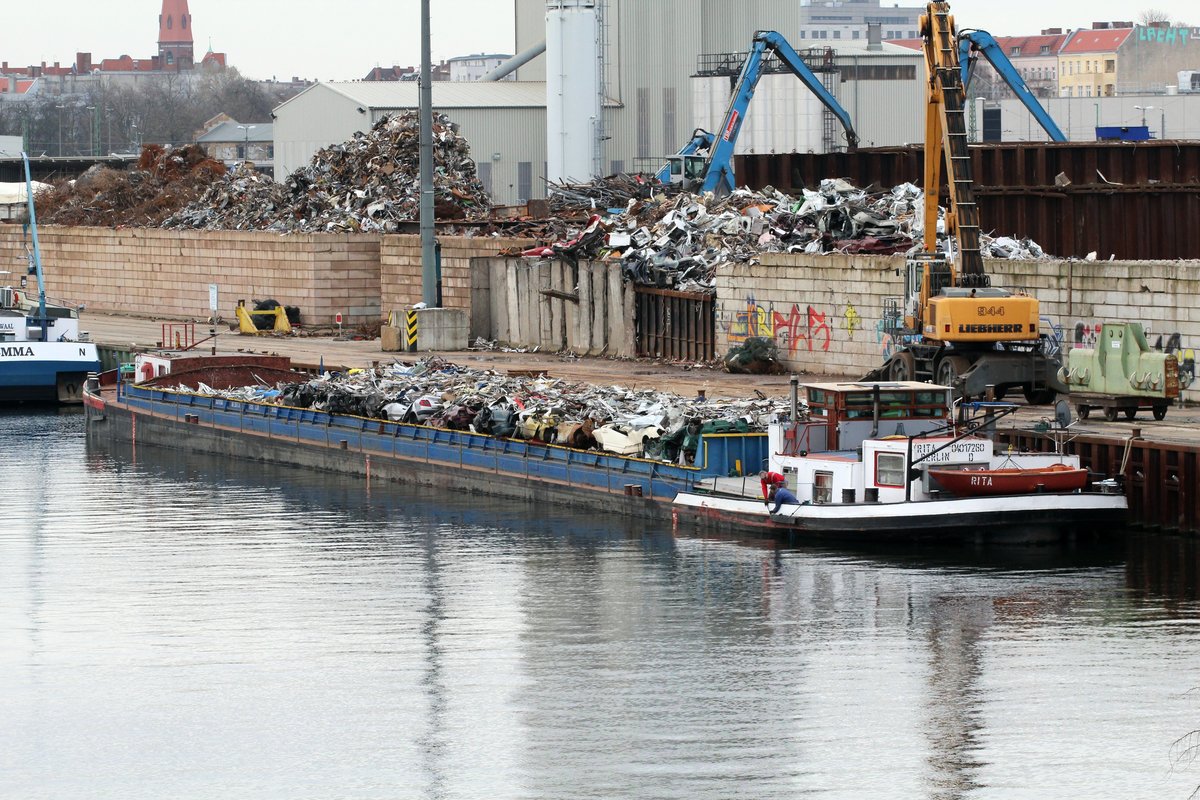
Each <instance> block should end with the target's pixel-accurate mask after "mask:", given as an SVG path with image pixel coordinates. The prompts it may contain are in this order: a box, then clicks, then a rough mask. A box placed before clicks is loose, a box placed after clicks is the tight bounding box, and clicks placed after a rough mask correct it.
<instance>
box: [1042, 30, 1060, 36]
mask: <svg viewBox="0 0 1200 800" xmlns="http://www.w3.org/2000/svg"><path fill="white" fill-rule="evenodd" d="M1042 36H1062V28H1046V29H1044V30H1043V31H1042Z"/></svg>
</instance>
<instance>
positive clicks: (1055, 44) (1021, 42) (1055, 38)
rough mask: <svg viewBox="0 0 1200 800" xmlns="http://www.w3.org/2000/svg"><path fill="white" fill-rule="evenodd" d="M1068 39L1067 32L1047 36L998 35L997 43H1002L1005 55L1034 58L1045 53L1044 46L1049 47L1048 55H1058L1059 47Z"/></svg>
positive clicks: (1001, 47)
mask: <svg viewBox="0 0 1200 800" xmlns="http://www.w3.org/2000/svg"><path fill="white" fill-rule="evenodd" d="M1066 40H1067V34H1065V33H1055V34H1048V35H1046V36H998V37H996V44H998V45H1000V49H1001V50H1003V51H1004V55H1006V56H1008V57H1009V58H1033V57H1035V56H1041V55H1043V53H1042V48H1043V47H1048V48H1049V50H1048V51H1047V53H1046V55H1058V51H1059V49H1060V48H1061V47H1062V46H1063V42H1065V41H1066ZM1013 48H1016V49H1017V54H1016V55H1013Z"/></svg>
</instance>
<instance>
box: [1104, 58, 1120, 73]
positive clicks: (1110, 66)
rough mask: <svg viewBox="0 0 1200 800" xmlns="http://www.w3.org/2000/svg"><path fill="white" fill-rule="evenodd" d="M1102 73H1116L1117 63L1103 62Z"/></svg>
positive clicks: (1111, 61)
mask: <svg viewBox="0 0 1200 800" xmlns="http://www.w3.org/2000/svg"><path fill="white" fill-rule="evenodd" d="M1104 71H1105V72H1116V71H1117V62H1116V61H1113V60H1112V59H1109V60H1108V61H1105V62H1104Z"/></svg>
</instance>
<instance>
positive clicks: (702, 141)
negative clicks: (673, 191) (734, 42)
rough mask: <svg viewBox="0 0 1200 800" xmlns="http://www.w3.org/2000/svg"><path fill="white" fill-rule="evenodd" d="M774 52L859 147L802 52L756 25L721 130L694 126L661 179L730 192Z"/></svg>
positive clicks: (843, 115) (846, 117)
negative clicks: (750, 113) (741, 139)
mask: <svg viewBox="0 0 1200 800" xmlns="http://www.w3.org/2000/svg"><path fill="white" fill-rule="evenodd" d="M772 53H773V54H774V55H775V57H776V58H778V59H779V61H780V62H781V63H782V64H783V65H784V66H785V67H787V68H788V70H790V71H791V72H792V74H794V75H795V76H796V77H797V78H799V79H800V80H801V81H802V82H803V83H804V85H805V86H807V87H808V89H809V91H811V92H812V93H813V94H815V95H816V96H817V99H818V100H820V101H821V103H822V104H823V105H824V106H825V107H826V108H827V109H829V111H830V112H831V113H832V114H833V115H834V116H835V117H837V119H838V121H839V122H840V123H841V124H842V127H843V128H844V129H845V130H846V146H847V148H848V149H850V150H854V149H856V148H857V147H858V135H857V134H856V133H855V132H854V125H853V124H852V123H851V121H850V115H849V114H847V113H846V110H845V109H844V108H842V106H841V105H840V104H839V103H838V101H837V100H836V99H835V98H834V96H833V95H832V94H830V93H829V90H828V89H826V88H825V86H824V84H822V83H821V81H820V80H819V79H818V78H817V76H816V75H815V74H814V73H813V71H812V70H811V69H810V68H809V66H808V65H807V64H805V63H804V59H803V58H801V57H800V54H799V53H797V52H796V51H795V50H794V49H793V48H792V46H791V45H790V44H788V41H787V39H785V38H784V37H783V35H782V34H780V33H777V32H776V31H758V32H757V33H755V34H754V39H753V40H752V41H751V45H750V52H749V54H748V55H747V56H746V60H745V61H744V62H743V63H742V70H741V72H740V73H739V75H738V78H737V83H735V84H734V87H733V96H732V97H731V98H730V100H729V107H728V108H727V109H726V111H725V117H724V120H723V121H722V123H721V129H720V131H718V133H717V134H716V135H714V134H711V133H708V132H707V131H704V130H701V129H697V130H696V131H694V132H693V133H692V139H691V141H689V142H688V143H687V144H685V145H684V146H683V148H681V149H680V150H679V152H678V153H676V154H675V155H673V156H668V157H667V163H666V165H664V166H663V168H662V169H660V170H659V172H658V178H659V180H660V181H663V182H664V183H665V182H668V181H670V182H678V181H683V182H684V184H685V185H689V184H698V185H699V190H700V191H701V192H712V193H713V194H715V195H717V196H718V197H723V196H725V195H728V194H729V193H730V192H732V191H733V190H734V188H735V183H734V175H733V152H734V149H735V148H736V146H737V139H738V134H739V133H740V132H741V128H742V123H743V122H745V119H746V112H747V110H749V108H750V101H751V100H752V99H753V98H754V90H755V88H756V87H757V86H758V81H759V79H760V78H761V77H762V75H763V67H764V63H765V61H766V57H767V55H768V54H772ZM705 149H707V150H708V154H707V157H702V156H700V155H698V154H697V153H698V151H700V150H705Z"/></svg>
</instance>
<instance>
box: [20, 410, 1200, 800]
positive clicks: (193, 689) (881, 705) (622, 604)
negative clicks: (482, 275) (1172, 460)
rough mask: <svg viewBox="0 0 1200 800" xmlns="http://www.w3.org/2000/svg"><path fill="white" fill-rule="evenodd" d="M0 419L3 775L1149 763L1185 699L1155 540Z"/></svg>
mask: <svg viewBox="0 0 1200 800" xmlns="http://www.w3.org/2000/svg"><path fill="white" fill-rule="evenodd" d="M60 423H61V424H60ZM21 425H25V426H26V427H25V429H24V430H23V431H22V429H21V427H20V426H21ZM5 436H8V437H10V438H9V439H8V441H7V442H5V441H3V438H4V437H5ZM30 442H34V443H35V444H34V447H39V446H41V447H43V449H47V448H51V447H52V448H53V451H52V453H51V455H49V456H46V455H45V454H44V453H37V452H34V450H32V449H30V447H29V446H28V445H29V443H30ZM18 443H19V446H18ZM4 444H8V445H9V450H10V451H11V452H14V453H16V456H15V457H14V459H13V461H14V467H15V468H16V469H19V470H21V471H23V472H25V471H28V472H34V471H37V470H48V471H49V472H50V473H52V474H53V476H54V480H52V481H48V482H47V483H46V486H43V487H31V486H25V485H21V486H13V487H10V491H7V492H5V493H0V515H2V516H0V518H4V519H21V520H24V521H26V522H27V523H28V524H27V525H24V527H22V528H20V529H19V530H7V531H4V532H3V533H2V534H0V636H2V637H3V638H2V639H0V644H2V645H3V646H0V680H3V681H4V685H5V686H6V688H7V689H8V700H7V705H6V708H7V709H8V711H9V712H11V713H9V714H8V717H9V720H10V722H9V724H7V725H6V726H0V752H2V753H5V756H3V757H2V758H3V759H4V760H3V762H0V768H3V774H5V775H6V776H7V777H8V781H9V784H10V785H11V786H12V787H13V788H12V793H13V794H14V796H27V795H37V794H42V795H55V796H72V795H74V796H82V795H87V796H94V797H116V796H129V795H136V794H138V793H140V794H142V795H143V796H148V797H149V796H164V795H166V796H211V795H212V794H215V793H217V792H218V791H219V792H220V793H222V794H229V795H251V796H256V797H260V796H279V797H290V796H334V795H337V796H355V797H395V796H406V797H429V798H443V797H447V798H448V797H483V796H487V797H529V798H543V797H544V798H560V797H576V796H585V795H586V796H605V797H608V796H619V797H631V798H634V797H636V798H649V797H655V798H658V797H680V798H683V797H688V798H697V797H714V798H715V797H729V796H753V797H761V798H785V797H795V796H797V795H800V794H810V795H817V796H821V797H847V798H849V797H855V798H857V797H862V796H898V797H945V798H960V797H964V798H965V797H968V796H970V797H981V796H994V795H996V794H998V793H1003V790H1004V787H1018V788H1019V790H1020V791H1018V792H1017V793H1018V794H1020V796H1022V797H1061V796H1151V795H1162V794H1164V793H1171V792H1176V791H1179V792H1181V793H1182V795H1183V796H1186V794H1187V792H1188V791H1190V788H1191V784H1192V783H1194V782H1195V780H1194V777H1195V776H1194V775H1189V774H1187V773H1186V772H1177V773H1171V772H1170V771H1169V770H1166V769H1164V768H1163V766H1164V765H1166V764H1167V763H1168V762H1167V760H1166V759H1167V755H1168V753H1169V748H1170V744H1171V742H1173V741H1174V740H1175V739H1176V738H1177V737H1178V736H1180V735H1182V734H1183V733H1186V731H1187V730H1190V729H1192V728H1193V727H1195V726H1194V724H1193V719H1194V712H1195V707H1194V706H1192V705H1186V704H1184V702H1183V701H1182V700H1181V698H1182V697H1183V694H1182V693H1183V691H1185V690H1186V689H1187V688H1189V687H1190V686H1192V685H1195V683H1196V680H1195V679H1196V677H1197V676H1196V675H1195V674H1194V669H1195V666H1194V665H1195V664H1196V663H1200V637H1198V636H1197V633H1196V631H1197V630H1198V629H1200V626H1197V625H1196V624H1195V623H1196V621H1197V620H1198V619H1200V613H1198V609H1197V604H1196V602H1195V593H1196V586H1195V584H1196V581H1195V575H1196V571H1197V570H1196V551H1195V548H1194V547H1192V546H1190V545H1188V544H1186V543H1180V542H1173V541H1169V540H1164V539H1162V538H1161V537H1159V538H1151V539H1147V538H1146V537H1143V536H1132V537H1128V538H1117V539H1115V540H1114V541H1112V542H1110V543H1109V544H1108V545H1106V546H1099V547H1098V546H1095V545H1094V544H1092V543H1082V542H1079V543H1067V544H1064V545H1062V546H1056V547H1048V546H1043V547H1032V548H1030V547H1016V548H1007V549H1004V548H1000V549H996V548H984V549H979V548H976V547H973V546H972V547H958V548H955V547H929V546H922V547H921V548H907V547H896V546H892V547H888V548H880V547H863V548H856V549H852V548H845V547H842V548H829V547H785V546H780V545H777V544H775V543H768V542H761V541H759V542H739V541H732V540H727V539H715V538H705V537H675V536H673V535H672V533H671V531H670V528H669V526H667V525H655V524H647V523H644V522H641V521H636V520H628V519H624V518H620V517H606V516H604V515H598V514H589V515H577V514H574V513H572V512H571V510H570V509H564V508H558V507H549V506H544V505H540V504H536V503H523V502H514V501H506V500H498V499H495V498H485V497H473V496H461V495H458V494H450V495H447V494H445V493H437V492H433V491H431V490H428V489H420V488H409V487H403V486H395V485H391V484H378V483H377V484H374V485H372V486H370V487H368V486H366V485H365V483H364V482H363V481H362V480H360V479H352V478H346V477H342V476H333V475H325V474H320V473H314V472H309V471H304V470H292V469H286V468H281V467H274V466H269V465H260V464H253V463H249V462H239V461H230V460H227V459H218V458H196V457H183V456H180V455H178V454H175V453H172V452H169V451H165V450H161V449H158V448H139V451H138V453H137V461H136V462H134V461H133V459H132V452H130V451H129V450H128V448H122V447H120V446H112V445H109V444H106V443H104V442H103V441H92V442H91V443H89V444H88V446H87V447H86V448H85V447H84V440H83V437H82V436H81V434H80V433H79V431H78V430H77V429H75V428H73V426H72V425H71V424H70V422H69V421H66V422H63V421H61V420H59V419H58V418H55V419H53V420H46V419H40V420H36V419H35V420H34V421H32V422H18V424H17V425H16V426H10V427H9V429H8V433H0V446H2V445H4ZM368 489H369V491H368ZM1148 664H1152V665H1153V668H1152V669H1148V668H1147V665H1148ZM1097 754H1101V755H1100V756H1099V757H1098V756H1097ZM62 764H70V765H72V766H71V768H70V769H62V768H61V765H62ZM131 787H133V788H132V789H131ZM1150 788H1153V790H1154V791H1150V790H1149V789H1150ZM214 790H216V791H214Z"/></svg>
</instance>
